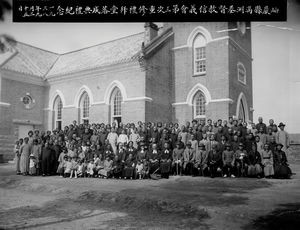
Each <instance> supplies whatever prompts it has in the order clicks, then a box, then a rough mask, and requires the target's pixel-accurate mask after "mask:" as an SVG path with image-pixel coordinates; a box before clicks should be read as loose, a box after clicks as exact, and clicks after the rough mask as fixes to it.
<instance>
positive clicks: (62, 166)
mask: <svg viewBox="0 0 300 230" xmlns="http://www.w3.org/2000/svg"><path fill="white" fill-rule="evenodd" d="M191 146H192V144H191V143H190V142H188V143H187V145H186V148H185V149H184V148H180V147H181V143H177V144H176V148H175V149H174V150H173V151H171V149H169V145H168V143H165V145H164V148H163V149H162V150H158V149H157V145H156V144H153V145H152V147H151V149H150V150H147V149H145V146H144V145H141V146H140V148H141V149H140V151H138V152H137V153H133V152H132V153H130V152H128V151H125V150H124V151H123V149H122V148H121V149H120V151H119V152H118V153H117V154H116V155H114V154H113V153H112V152H110V154H106V153H104V154H100V155H99V156H98V155H97V154H94V157H93V158H90V159H86V158H84V159H81V158H77V157H71V156H68V151H67V149H65V150H64V151H63V152H62V153H61V154H60V156H59V159H58V161H59V165H58V169H57V173H58V174H60V175H61V176H64V177H70V178H72V177H73V176H74V177H75V178H77V177H100V178H124V179H144V178H157V177H154V176H155V175H158V174H159V176H160V177H162V178H169V175H170V174H171V175H192V176H211V177H216V176H223V177H245V176H248V177H257V178H261V177H266V178H272V177H275V178H289V177H290V176H291V174H292V172H291V170H290V168H289V167H288V164H287V158H286V155H285V153H284V152H283V151H282V150H281V148H282V145H281V144H277V147H276V150H275V151H274V152H272V151H271V150H270V149H269V146H268V144H265V145H264V148H263V150H262V151H261V152H258V151H257V146H256V143H252V146H251V147H252V149H251V151H249V152H247V151H246V150H244V145H243V144H242V143H240V144H239V148H238V150H236V151H235V152H234V151H233V150H231V145H230V144H229V143H228V144H226V145H225V149H224V150H221V149H220V147H219V146H218V145H217V144H216V145H212V147H211V150H210V151H208V152H207V151H206V150H205V145H204V144H202V143H200V145H199V149H198V150H197V151H195V150H194V149H192V147H191Z"/></svg>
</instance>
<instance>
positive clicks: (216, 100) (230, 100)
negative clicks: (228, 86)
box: [210, 98, 233, 104]
mask: <svg viewBox="0 0 300 230" xmlns="http://www.w3.org/2000/svg"><path fill="white" fill-rule="evenodd" d="M210 102H211V103H213V102H229V103H230V104H232V103H233V100H232V99H231V98H219V99H212V100H211V101H210Z"/></svg>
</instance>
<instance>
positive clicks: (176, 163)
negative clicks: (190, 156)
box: [172, 142, 184, 175]
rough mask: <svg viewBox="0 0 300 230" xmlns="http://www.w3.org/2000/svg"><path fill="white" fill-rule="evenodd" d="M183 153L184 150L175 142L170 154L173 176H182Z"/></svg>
mask: <svg viewBox="0 0 300 230" xmlns="http://www.w3.org/2000/svg"><path fill="white" fill-rule="evenodd" d="M183 152H184V148H183V147H181V143H180V142H176V147H175V148H174V149H173V152H172V159H173V162H172V169H173V174H174V175H179V174H180V175H182V169H181V168H182V163H183Z"/></svg>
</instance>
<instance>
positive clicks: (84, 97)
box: [79, 91, 91, 123]
mask: <svg viewBox="0 0 300 230" xmlns="http://www.w3.org/2000/svg"><path fill="white" fill-rule="evenodd" d="M86 104H88V105H86ZM90 107H91V102H90V97H89V95H88V93H87V92H86V91H84V92H83V93H82V94H81V97H80V107H79V110H80V121H83V123H85V122H86V121H87V122H88V121H89V117H90ZM86 115H87V116H86Z"/></svg>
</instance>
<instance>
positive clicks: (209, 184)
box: [0, 164, 300, 230]
mask: <svg viewBox="0 0 300 230" xmlns="http://www.w3.org/2000/svg"><path fill="white" fill-rule="evenodd" d="M291 168H292V171H293V172H294V173H295V175H294V176H293V177H292V179H290V180H275V179H251V178H214V179H211V178H203V177H171V178H170V179H169V180H167V179H161V180H156V181H155V180H114V179H109V180H106V179H98V178H80V179H69V178H68V179H65V178H61V177H58V176H51V177H31V176H25V177H24V176H17V175H15V173H14V166H13V165H12V164H2V165H0V229H245V230H248V229H249V230H250V229H299V226H300V164H292V165H291Z"/></svg>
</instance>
